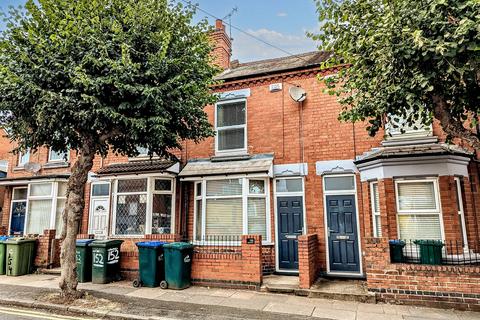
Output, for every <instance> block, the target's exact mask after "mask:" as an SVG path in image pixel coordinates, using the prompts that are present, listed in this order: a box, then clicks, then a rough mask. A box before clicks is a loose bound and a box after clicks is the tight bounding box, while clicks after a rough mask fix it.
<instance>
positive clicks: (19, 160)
mask: <svg viewBox="0 0 480 320" xmlns="http://www.w3.org/2000/svg"><path fill="white" fill-rule="evenodd" d="M26 155H28V159H27V161H23V160H22V159H23V157H24V156H26ZM30 156H31V154H30V150H27V151H26V152H19V153H18V166H19V167H23V166H24V165H25V164H27V163H28V162H30Z"/></svg>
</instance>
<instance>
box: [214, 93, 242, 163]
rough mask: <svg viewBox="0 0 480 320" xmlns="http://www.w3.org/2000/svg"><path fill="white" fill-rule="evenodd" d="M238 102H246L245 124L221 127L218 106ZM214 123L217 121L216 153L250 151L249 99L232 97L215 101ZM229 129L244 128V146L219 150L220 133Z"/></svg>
mask: <svg viewBox="0 0 480 320" xmlns="http://www.w3.org/2000/svg"><path fill="white" fill-rule="evenodd" d="M236 102H244V103H245V124H242V125H233V126H223V127H219V126H218V124H217V120H218V107H219V106H221V105H224V104H231V103H236ZM214 114H215V115H214V119H213V120H214V123H215V133H216V134H215V153H216V154H244V153H247V151H248V140H247V139H248V132H247V131H248V126H247V124H248V109H247V99H245V98H242V99H232V100H224V101H219V102H217V103H215V110H214ZM228 129H243V139H244V140H243V141H244V147H243V148H237V149H227V150H219V148H218V133H219V131H223V130H228Z"/></svg>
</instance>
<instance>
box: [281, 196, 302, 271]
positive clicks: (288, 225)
mask: <svg viewBox="0 0 480 320" xmlns="http://www.w3.org/2000/svg"><path fill="white" fill-rule="evenodd" d="M277 212H278V213H277V214H278V216H277V223H278V226H277V228H278V241H277V243H278V266H279V268H280V269H282V270H291V271H295V270H298V236H299V235H301V234H302V233H303V198H302V197H299V196H295V197H278V198H277Z"/></svg>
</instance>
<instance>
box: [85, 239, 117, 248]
mask: <svg viewBox="0 0 480 320" xmlns="http://www.w3.org/2000/svg"><path fill="white" fill-rule="evenodd" d="M122 243H123V240H120V239H112V240H95V241H93V242H92V243H90V247H114V246H120V245H121V244H122Z"/></svg>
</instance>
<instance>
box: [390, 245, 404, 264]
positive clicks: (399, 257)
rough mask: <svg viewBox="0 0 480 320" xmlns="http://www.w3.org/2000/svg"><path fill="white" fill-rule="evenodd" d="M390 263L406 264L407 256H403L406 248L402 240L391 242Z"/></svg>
mask: <svg viewBox="0 0 480 320" xmlns="http://www.w3.org/2000/svg"><path fill="white" fill-rule="evenodd" d="M389 245H390V261H391V262H392V263H403V262H405V256H404V255H403V247H405V241H402V240H390V241H389Z"/></svg>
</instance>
